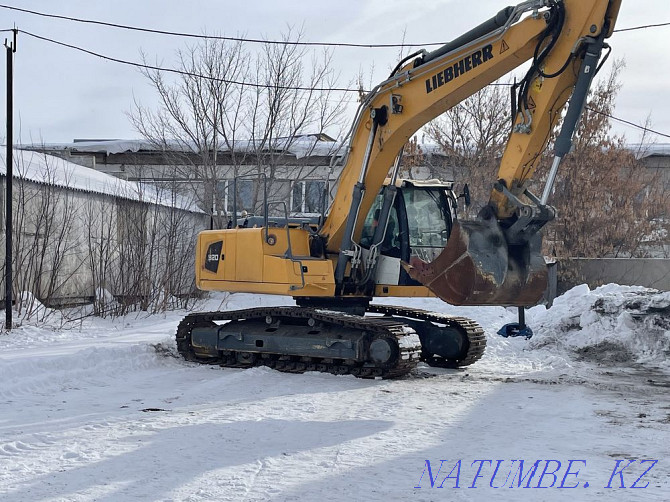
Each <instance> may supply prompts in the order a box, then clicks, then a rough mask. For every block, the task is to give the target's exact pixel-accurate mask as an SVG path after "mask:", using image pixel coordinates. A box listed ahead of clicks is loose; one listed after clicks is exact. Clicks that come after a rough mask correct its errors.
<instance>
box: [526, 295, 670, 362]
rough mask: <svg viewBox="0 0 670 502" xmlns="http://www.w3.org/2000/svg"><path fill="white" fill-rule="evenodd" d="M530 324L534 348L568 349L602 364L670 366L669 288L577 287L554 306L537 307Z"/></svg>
mask: <svg viewBox="0 0 670 502" xmlns="http://www.w3.org/2000/svg"><path fill="white" fill-rule="evenodd" d="M528 322H529V324H530V325H531V327H532V328H533V331H534V333H535V336H534V337H533V338H532V339H531V341H530V342H529V344H528V348H529V349H530V350H537V349H545V350H549V351H551V352H556V349H559V350H564V351H567V352H569V353H571V355H572V356H573V357H576V358H578V359H582V360H586V361H590V362H595V363H597V364H613V365H617V364H620V363H626V362H635V363H644V364H649V363H651V364H657V365H659V366H667V365H669V363H668V358H669V356H670V292H659V291H657V290H653V289H647V288H643V287H637V286H619V285H616V284H608V285H606V286H601V287H599V288H597V289H595V290H593V291H591V290H589V288H588V286H586V285H581V286H577V287H575V288H573V289H571V290H570V291H568V292H567V293H565V294H564V295H562V296H560V297H558V298H557V299H556V301H555V302H554V305H553V306H552V307H551V308H550V309H548V310H547V309H545V308H544V307H535V308H533V309H531V310H530V311H529V316H528Z"/></svg>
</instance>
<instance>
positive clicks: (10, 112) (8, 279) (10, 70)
mask: <svg viewBox="0 0 670 502" xmlns="http://www.w3.org/2000/svg"><path fill="white" fill-rule="evenodd" d="M5 47H6V48H7V155H6V157H5V161H6V163H7V178H6V179H5V183H6V191H5V204H6V209H5V328H6V329H7V330H11V329H12V199H13V195H12V194H13V186H12V182H13V178H14V157H13V154H14V151H13V148H14V86H13V82H14V50H15V47H16V30H15V31H14V45H12V44H11V43H10V44H7V42H6V41H5Z"/></svg>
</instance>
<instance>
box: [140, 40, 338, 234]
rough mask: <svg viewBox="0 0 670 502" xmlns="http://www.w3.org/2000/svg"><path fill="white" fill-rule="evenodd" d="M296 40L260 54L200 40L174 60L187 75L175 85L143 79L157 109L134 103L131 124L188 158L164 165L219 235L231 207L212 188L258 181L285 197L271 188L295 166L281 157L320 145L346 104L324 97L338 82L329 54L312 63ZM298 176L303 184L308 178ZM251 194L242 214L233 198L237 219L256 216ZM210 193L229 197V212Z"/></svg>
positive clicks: (255, 195)
mask: <svg viewBox="0 0 670 502" xmlns="http://www.w3.org/2000/svg"><path fill="white" fill-rule="evenodd" d="M301 37H302V33H300V32H296V31H295V30H293V29H292V28H289V29H288V30H287V32H286V33H285V34H284V35H283V40H284V42H285V43H283V44H269V43H268V44H264V45H263V46H262V49H261V50H260V51H258V52H249V51H248V50H246V49H245V47H244V46H243V45H242V44H240V43H232V44H231V43H229V42H224V41H221V40H211V39H205V40H203V41H200V42H199V43H198V44H197V45H195V46H192V47H189V48H187V49H185V50H184V51H181V52H180V53H179V61H178V67H179V69H180V70H182V71H184V72H185V73H186V74H184V75H182V76H181V77H180V79H179V81H176V82H168V77H166V75H164V74H163V73H162V72H160V71H152V72H149V71H146V72H145V76H146V77H147V78H148V79H149V81H150V83H151V84H152V86H153V87H154V88H155V90H156V91H157V94H158V96H159V99H160V105H159V109H158V110H156V111H153V110H150V109H148V108H146V107H143V106H142V105H141V104H139V103H136V104H135V108H134V110H133V111H132V112H131V113H130V119H131V121H132V123H133V125H134V126H135V128H136V129H137V130H138V132H139V133H140V134H142V136H144V137H145V138H146V139H147V140H148V141H150V142H151V143H153V144H156V145H162V147H163V148H164V149H165V150H166V152H168V151H177V152H187V153H188V154H187V155H184V154H180V153H177V154H176V155H173V158H172V159H171V161H172V162H173V163H174V164H181V165H183V166H185V171H186V172H185V173H184V176H183V177H182V179H184V180H185V181H186V182H188V183H189V184H190V185H191V186H192V187H193V188H194V189H195V192H196V193H197V194H199V195H198V196H199V199H200V200H199V204H200V206H201V207H202V208H203V209H204V210H205V211H208V212H210V213H211V214H212V216H213V217H214V219H215V224H216V225H217V226H222V225H223V223H225V220H226V217H227V211H228V210H229V209H231V206H232V204H231V201H232V199H233V194H232V188H231V187H230V186H228V187H226V186H225V184H220V183H219V182H221V181H223V180H224V179H231V178H233V177H237V176H243V177H246V178H260V177H261V176H265V177H266V178H267V179H268V181H269V183H268V186H269V187H270V190H271V191H272V190H277V189H282V190H284V192H286V190H287V189H289V188H290V187H286V186H281V184H279V183H276V182H275V181H276V180H278V179H281V178H283V179H287V178H286V176H287V174H286V168H287V167H288V166H289V165H290V164H294V163H295V156H293V155H289V154H287V152H289V151H290V150H292V148H293V147H294V145H295V143H296V141H298V138H299V136H300V135H301V134H304V133H311V134H317V135H318V134H320V133H322V132H325V131H326V129H328V128H330V127H334V126H337V125H338V123H339V122H338V121H339V120H340V116H341V112H342V110H343V109H344V107H343V106H342V101H343V99H344V98H343V96H337V95H336V93H335V92H334V91H330V90H328V89H331V88H332V87H334V85H335V82H336V79H337V75H336V74H335V73H334V71H333V70H332V60H331V54H330V52H328V51H324V52H323V53H321V54H318V55H317V54H316V53H313V54H311V60H310V53H309V52H308V50H307V49H306V48H305V47H304V46H301V45H297V44H295V43H293V42H295V41H296V40H298V41H299V40H300V39H301ZM250 84H251V85H250ZM314 144H315V143H314ZM303 146H304V145H301V147H303ZM313 146H314V145H313ZM307 148H308V149H309V146H308V147H307ZM224 152H225V153H224ZM304 153H305V154H309V151H307V152H304ZM224 155H225V157H224ZM299 174H300V176H301V177H303V178H304V177H308V176H310V175H311V174H313V170H312V171H310V170H309V169H308V170H304V169H303V170H301V172H300V173H299ZM251 185H252V187H253V188H252V193H251V199H252V200H251V201H250V202H249V201H248V202H247V205H249V206H250V207H242V205H241V204H240V203H241V201H242V199H243V198H244V199H248V198H249V193H248V191H245V193H244V194H242V193H238V194H237V195H238V197H237V199H238V208H236V209H237V210H240V209H248V210H258V209H259V207H260V206H259V201H260V193H261V185H260V184H259V183H258V182H257V181H255V182H253V183H252V184H251ZM217 188H222V189H226V188H227V189H228V207H224V195H223V193H222V192H221V191H219V190H217ZM243 195H244V197H243ZM270 195H271V196H272V195H273V194H272V192H271V193H270ZM212 208H216V209H215V210H212Z"/></svg>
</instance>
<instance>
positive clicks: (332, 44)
mask: <svg viewBox="0 0 670 502" xmlns="http://www.w3.org/2000/svg"><path fill="white" fill-rule="evenodd" d="M0 8H3V9H7V10H12V11H17V12H23V13H25V14H32V15H34V16H40V17H46V18H51V19H61V20H65V21H73V22H76V23H84V24H94V25H99V26H107V27H110V28H119V29H123V30H130V31H140V32H143V33H153V34H157V35H168V36H173V37H184V38H199V39H210V40H226V41H231V42H247V43H256V44H277V45H303V46H312V47H313V46H320V47H362V48H370V49H375V48H402V47H423V46H433V45H438V46H441V45H444V44H445V42H429V43H420V44H410V43H403V44H356V43H350V42H300V41H292V40H286V41H278V40H263V39H258V38H244V37H225V36H217V35H199V34H195V33H185V32H179V31H168V30H158V29H153V28H144V27H141V26H131V25H126V24H118V23H110V22H107V21H97V20H94V19H83V18H78V17H71V16H63V15H59V14H49V13H46V12H39V11H36V10H30V9H23V8H20V7H14V6H12V5H4V4H0ZM663 26H670V23H659V24H647V25H644V26H634V27H631V28H621V29H618V30H614V33H622V32H626V31H635V30H644V29H648V28H659V27H663ZM0 31H11V30H0Z"/></svg>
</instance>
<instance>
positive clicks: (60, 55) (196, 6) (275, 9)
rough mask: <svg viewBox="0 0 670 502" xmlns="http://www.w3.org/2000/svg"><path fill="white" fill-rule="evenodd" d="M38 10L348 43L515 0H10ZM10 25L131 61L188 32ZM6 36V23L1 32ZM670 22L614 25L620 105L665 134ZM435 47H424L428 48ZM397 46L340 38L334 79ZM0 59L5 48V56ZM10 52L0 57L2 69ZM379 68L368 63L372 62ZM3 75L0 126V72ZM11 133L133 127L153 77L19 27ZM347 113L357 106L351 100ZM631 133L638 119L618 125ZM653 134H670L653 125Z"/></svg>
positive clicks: (669, 128)
mask: <svg viewBox="0 0 670 502" xmlns="http://www.w3.org/2000/svg"><path fill="white" fill-rule="evenodd" d="M4 3H6V4H8V5H13V6H17V7H21V8H24V9H31V10H36V11H41V12H48V13H53V14H60V15H66V16H72V17H79V18H88V19H95V20H100V21H107V22H113V23H119V24H128V25H135V26H142V27H148V28H154V29H161V30H168V31H179V32H190V33H203V32H206V33H208V34H221V35H227V36H237V35H240V34H244V35H246V36H247V37H249V38H265V39H278V38H279V37H280V34H281V32H282V31H284V30H285V29H286V26H287V25H288V24H291V25H294V26H298V27H300V26H302V27H303V29H304V34H305V38H304V39H305V40H307V41H313V42H354V43H400V42H402V41H403V33H404V40H405V41H406V42H409V43H428V42H441V41H449V40H451V39H453V38H455V37H456V36H458V35H460V34H462V33H463V32H465V31H467V30H469V29H470V28H472V27H474V26H475V25H477V24H479V23H480V22H482V21H484V20H486V19H488V18H489V17H491V16H493V15H494V14H495V13H497V12H498V11H499V10H500V9H501V8H503V7H505V6H507V5H510V4H513V3H515V2H514V1H511V2H510V1H507V0H477V1H472V0H441V1H440V0H437V1H433V2H416V1H411V0H369V1H361V0H339V1H338V2H317V1H314V0H310V1H306V0H291V1H290V2H277V1H267V0H264V1H255V2H254V1H248V2H239V1H237V2H221V1H218V2H217V1H212V0H209V1H205V0H190V1H183V0H179V1H177V0H160V1H159V0H133V1H129V0H116V1H115V2H101V1H90V0H85V1H83V0H82V1H80V0H77V1H75V0H60V1H57V2H54V1H48V0H21V1H19V0H6V1H5V2H4ZM669 21H670V4H669V3H668V2H667V0H646V1H645V0H638V1H632V0H623V6H622V9H621V14H620V16H619V20H618V24H617V28H626V27H632V26H639V25H646V24H654V23H662V22H669ZM14 25H16V27H17V28H19V29H22V30H26V31H29V32H33V33H35V34H38V35H41V36H45V37H49V38H53V39H56V40H59V41H62V42H66V43H70V44H73V45H78V46H81V47H84V48H86V49H89V50H92V51H95V52H100V53H103V54H105V55H109V56H112V57H116V58H120V59H127V60H133V61H138V60H139V59H140V57H139V54H140V51H143V52H144V53H146V54H147V55H149V56H151V57H155V58H157V59H158V60H159V61H162V64H163V65H164V66H173V67H174V66H175V52H176V50H177V49H179V48H183V47H184V46H185V45H186V44H187V43H192V42H189V41H188V40H185V39H181V38H176V37H168V36H161V35H150V34H146V33H138V32H132V31H126V30H118V29H113V28H106V27H102V26H91V25H84V24H79V23H73V22H70V21H65V20H56V19H46V18H41V17H37V16H34V15H31V14H24V13H19V12H14V11H9V10H5V9H0V29H6V28H12V27H13V26H14ZM3 35H5V36H9V35H10V34H3ZM669 38H670V26H668V27H662V28H655V29H647V30H642V31H633V32H627V33H619V34H615V35H614V36H613V37H612V39H610V44H611V45H612V46H613V57H615V58H624V59H625V61H626V69H625V70H624V72H623V74H622V76H621V81H622V84H623V89H622V90H621V93H620V95H619V98H618V100H617V108H616V112H615V115H616V116H618V117H621V118H623V119H626V120H629V121H632V122H635V123H637V124H643V123H644V122H645V119H646V118H647V117H648V116H651V121H652V127H653V128H654V129H656V130H658V131H660V132H663V133H666V134H670V51H668V50H667V46H668V43H667V40H668V39H669ZM429 49H430V48H429ZM397 54H398V50H397V49H367V48H361V49H343V48H335V49H334V52H333V55H334V65H335V67H336V68H337V69H338V70H339V71H340V75H341V78H340V82H339V83H340V85H341V86H346V85H348V84H349V82H350V81H352V80H354V79H355V77H356V75H357V74H358V72H359V70H362V71H363V73H365V74H367V75H369V74H370V72H371V71H373V73H372V74H373V78H372V81H373V82H377V81H379V80H382V79H383V78H385V77H386V75H387V74H388V71H389V69H390V68H391V67H392V66H394V65H395V63H396V60H397ZM3 59H4V57H3ZM4 67H5V62H4V61H3V63H2V68H3V69H4ZM373 68H374V70H373ZM2 73H3V76H2V78H0V86H1V87H0V92H1V93H2V98H1V100H2V102H3V105H2V106H1V108H2V124H3V126H2V132H1V133H0V138H4V137H5V132H4V124H5V106H4V101H5V98H4V96H5V72H4V71H3V72H2ZM14 87H15V98H14V116H15V133H14V136H15V141H16V142H23V143H29V142H41V141H44V142H47V143H53V142H69V141H72V140H73V139H74V138H122V139H130V138H137V137H138V134H137V132H136V131H134V130H133V128H132V126H131V124H130V122H129V120H128V118H127V116H126V113H127V112H128V111H129V110H130V109H131V107H132V103H133V99H137V100H138V101H140V102H141V103H142V104H145V105H152V104H153V103H155V97H154V94H153V91H152V89H151V87H150V86H149V85H148V84H147V82H146V81H145V79H144V78H143V77H142V76H141V75H140V73H139V71H138V70H137V69H134V68H132V67H128V66H123V65H119V64H115V63H112V62H108V61H104V60H101V59H99V58H96V57H93V56H89V55H85V54H81V53H78V52H75V51H73V50H70V49H67V48H63V47H58V46H54V45H51V44H49V43H47V42H43V41H38V40H35V39H32V38H30V37H28V36H27V35H23V34H19V39H18V51H17V53H16V56H15V79H14ZM350 115H351V118H353V110H352V111H351V114H350ZM616 131H617V132H618V133H625V134H626V137H627V138H628V141H630V142H636V141H638V140H639V139H640V132H639V131H638V130H636V129H633V128H630V127H627V126H620V125H616ZM650 138H652V139H653V140H655V141H657V142H666V143H667V142H670V139H668V138H663V137H654V136H650Z"/></svg>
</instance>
